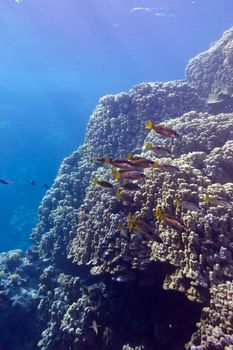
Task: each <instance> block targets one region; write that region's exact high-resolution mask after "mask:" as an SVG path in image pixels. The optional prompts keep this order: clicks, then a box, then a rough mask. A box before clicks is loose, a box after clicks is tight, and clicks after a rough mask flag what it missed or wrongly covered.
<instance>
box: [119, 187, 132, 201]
mask: <svg viewBox="0 0 233 350" xmlns="http://www.w3.org/2000/svg"><path fill="white" fill-rule="evenodd" d="M115 194H116V196H117V197H118V198H121V199H122V200H123V201H124V202H127V203H131V204H132V203H134V198H133V197H132V196H130V195H129V194H128V193H125V192H122V191H120V190H119V189H117V190H116V193H115Z"/></svg>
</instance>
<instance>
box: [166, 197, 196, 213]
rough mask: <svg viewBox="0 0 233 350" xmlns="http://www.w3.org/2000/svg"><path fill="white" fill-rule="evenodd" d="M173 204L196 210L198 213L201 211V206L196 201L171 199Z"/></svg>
mask: <svg viewBox="0 0 233 350" xmlns="http://www.w3.org/2000/svg"><path fill="white" fill-rule="evenodd" d="M173 204H174V206H175V207H182V208H184V209H186V210H190V211H196V212H198V213H200V212H201V211H202V210H201V208H200V207H199V206H198V205H197V204H196V203H192V202H188V201H183V200H180V199H175V200H174V201H173Z"/></svg>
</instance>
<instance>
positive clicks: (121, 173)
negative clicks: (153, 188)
mask: <svg viewBox="0 0 233 350" xmlns="http://www.w3.org/2000/svg"><path fill="white" fill-rule="evenodd" d="M112 174H113V175H114V177H115V179H116V180H117V179H121V178H124V179H131V180H141V179H144V178H145V177H146V176H145V175H144V174H143V173H141V172H140V171H137V170H130V169H128V170H113V171H112Z"/></svg>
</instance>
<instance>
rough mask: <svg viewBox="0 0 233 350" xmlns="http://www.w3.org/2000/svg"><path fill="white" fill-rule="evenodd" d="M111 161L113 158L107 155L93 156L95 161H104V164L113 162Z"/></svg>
mask: <svg viewBox="0 0 233 350" xmlns="http://www.w3.org/2000/svg"><path fill="white" fill-rule="evenodd" d="M111 161H112V158H109V157H107V156H104V157H99V158H98V157H96V158H93V162H94V163H103V164H104V165H108V164H111Z"/></svg>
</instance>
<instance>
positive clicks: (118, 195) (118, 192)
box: [115, 189, 121, 198]
mask: <svg viewBox="0 0 233 350" xmlns="http://www.w3.org/2000/svg"><path fill="white" fill-rule="evenodd" d="M115 195H116V196H117V197H118V198H119V197H120V196H121V191H120V190H119V189H117V190H116V192H115Z"/></svg>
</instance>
